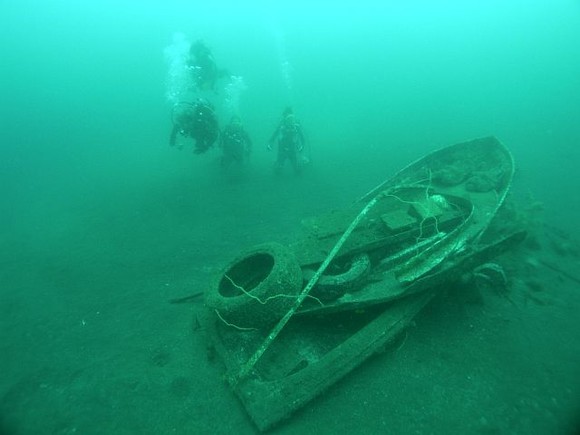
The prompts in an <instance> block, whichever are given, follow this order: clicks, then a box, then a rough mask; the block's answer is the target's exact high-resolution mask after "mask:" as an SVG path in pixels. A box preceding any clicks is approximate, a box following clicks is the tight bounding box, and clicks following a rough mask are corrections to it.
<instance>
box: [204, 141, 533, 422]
mask: <svg viewBox="0 0 580 435" xmlns="http://www.w3.org/2000/svg"><path fill="white" fill-rule="evenodd" d="M513 173H514V162H513V158H512V155H511V153H510V152H509V150H508V149H507V148H506V147H505V146H504V145H502V144H501V143H500V142H499V141H498V140H497V139H496V138H494V137H486V138H481V139H475V140H471V141H468V142H463V143H459V144H456V145H452V146H449V147H446V148H443V149H440V150H438V151H435V152H432V153H430V154H428V155H426V156H425V157H423V158H421V159H419V160H417V161H415V162H414V163H412V164H410V165H408V166H407V167H405V168H404V169H402V170H401V171H400V172H398V173H397V174H395V175H394V176H393V177H391V178H389V179H387V180H386V181H384V182H383V183H381V184H380V185H379V186H377V187H376V188H374V189H372V190H371V191H370V192H369V193H367V194H366V195H364V196H363V197H362V198H361V199H359V200H358V201H356V202H355V204H353V205H351V206H349V207H347V208H345V209H343V210H339V211H334V212H331V213H329V214H327V215H324V216H318V217H315V218H312V219H308V220H306V221H305V222H304V229H305V231H304V236H303V237H301V238H300V239H298V240H296V241H294V242H293V243H291V244H289V245H282V244H279V243H267V244H263V245H259V246H255V247H252V248H250V249H249V250H247V251H245V252H242V253H241V254H240V255H238V256H237V257H235V258H234V259H233V260H232V261H231V262H230V263H229V264H227V265H226V266H225V267H224V268H223V269H222V271H221V272H220V273H219V274H218V275H217V276H216V278H215V279H214V280H213V282H212V283H211V284H210V286H209V288H208V290H207V292H206V295H205V302H206V303H205V306H206V309H205V311H204V315H203V320H202V322H203V324H204V326H205V329H206V331H207V334H208V340H209V344H210V346H211V347H212V348H213V349H214V350H215V352H216V354H217V355H218V356H219V358H220V359H221V361H223V363H224V365H225V367H226V370H227V375H226V377H227V379H228V382H229V384H230V386H231V388H232V389H233V391H234V392H235V393H236V394H237V396H238V397H239V399H240V400H241V402H242V403H243V405H244V407H245V408H246V410H247V412H248V414H249V415H250V417H251V419H252V420H253V421H254V423H255V424H256V426H257V427H258V429H260V430H266V429H268V428H271V427H272V426H273V425H275V424H276V423H278V422H279V421H281V420H283V419H284V418H287V417H288V416H289V415H291V413H292V412H293V411H295V410H297V409H299V408H300V407H302V406H303V405H305V404H306V403H307V402H309V401H310V400H312V399H313V398H314V397H316V396H317V395H318V394H320V393H321V392H322V391H324V390H325V389H326V388H328V387H329V386H330V385H332V384H333V383H335V382H337V381H338V380H339V379H340V378H342V377H343V376H344V375H346V374H347V373H348V372H350V371H351V370H353V369H354V368H356V367H357V366H359V365H360V364H361V363H363V362H364V361H365V360H366V359H367V358H369V357H370V356H371V355H373V354H374V353H377V352H379V351H384V350H385V349H387V348H388V346H389V345H390V344H392V343H393V342H394V341H395V340H396V339H397V337H398V336H399V335H400V334H401V333H402V332H404V331H405V329H406V328H407V327H408V326H409V325H410V323H411V322H412V321H413V319H414V317H415V316H417V314H418V313H419V312H420V311H421V309H422V308H423V307H425V306H426V305H427V304H428V303H429V301H431V300H432V299H433V298H434V297H435V296H436V295H437V294H438V293H440V292H442V291H444V290H445V289H446V288H448V287H449V286H450V285H451V284H453V283H454V282H457V281H458V280H460V279H461V278H462V277H464V276H465V275H466V274H469V273H472V272H473V271H474V270H477V268H478V267H479V268H481V266H482V265H486V264H490V263H489V262H490V260H491V259H492V258H494V257H496V256H497V255H499V254H501V253H503V252H505V251H506V250H508V249H510V248H511V247H513V246H514V245H515V244H517V243H518V242H520V241H521V240H522V239H523V238H524V237H525V232H524V231H523V230H521V229H518V228H517V227H514V225H506V226H505V227H502V226H501V225H500V226H496V228H495V229H494V230H493V231H489V227H490V225H491V223H492V220H493V219H494V217H495V216H496V214H497V212H498V210H499V208H500V207H501V205H502V203H503V202H504V201H505V199H506V195H507V193H508V190H509V188H510V185H511V182H512V178H513ZM498 228H499V229H498Z"/></svg>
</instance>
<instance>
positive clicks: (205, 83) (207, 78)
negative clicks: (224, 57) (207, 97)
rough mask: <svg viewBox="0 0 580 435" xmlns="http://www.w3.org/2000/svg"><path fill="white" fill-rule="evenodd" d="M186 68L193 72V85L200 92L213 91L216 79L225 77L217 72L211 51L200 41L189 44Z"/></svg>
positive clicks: (219, 71) (221, 72) (223, 73)
mask: <svg viewBox="0 0 580 435" xmlns="http://www.w3.org/2000/svg"><path fill="white" fill-rule="evenodd" d="M188 66H189V68H190V69H191V70H192V71H193V78H194V81H195V85H196V86H197V88H198V89H200V90H202V91H206V90H210V91H215V85H216V82H217V79H218V78H220V77H223V76H224V75H227V74H226V72H225V71H221V70H218V68H217V65H216V63H215V59H214V57H213V54H212V52H211V50H210V49H209V48H208V46H207V45H205V43H204V42H203V41H202V40H201V39H198V40H197V41H195V42H194V43H193V44H191V48H190V49H189V61H188Z"/></svg>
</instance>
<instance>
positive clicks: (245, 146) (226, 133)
mask: <svg viewBox="0 0 580 435" xmlns="http://www.w3.org/2000/svg"><path fill="white" fill-rule="evenodd" d="M220 146H221V148H222V152H223V154H222V160H221V164H222V167H224V168H227V167H229V166H230V165H231V164H232V163H233V162H237V163H240V164H241V163H243V162H244V160H247V159H248V158H249V156H250V152H251V150H252V140H251V139H250V136H249V135H248V133H247V132H246V130H245V129H244V126H243V125H242V120H241V119H240V117H239V116H236V115H234V116H232V118H231V120H230V123H229V124H228V125H227V126H226V127H225V128H224V130H223V131H222V134H221V136H220Z"/></svg>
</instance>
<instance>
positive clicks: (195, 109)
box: [169, 98, 219, 154]
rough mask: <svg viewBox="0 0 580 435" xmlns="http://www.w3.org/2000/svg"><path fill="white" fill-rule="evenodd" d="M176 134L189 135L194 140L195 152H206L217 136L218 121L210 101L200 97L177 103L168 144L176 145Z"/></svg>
mask: <svg viewBox="0 0 580 435" xmlns="http://www.w3.org/2000/svg"><path fill="white" fill-rule="evenodd" d="M178 134H180V135H182V136H189V137H191V138H192V139H193V140H194V141H195V148H194V152H195V153H196V154H201V153H204V152H206V151H207V150H208V149H209V148H210V147H211V146H212V145H213V144H214V143H215V141H216V140H217V138H218V136H219V127H218V121H217V117H216V115H215V112H214V109H213V106H212V105H211V103H209V102H208V101H206V100H204V99H201V98H200V99H198V100H197V101H196V102H195V103H179V104H177V105H176V106H175V107H174V112H173V129H172V130H171V136H170V138H169V145H171V146H175V145H176V142H177V135H178ZM179 148H180V149H181V148H182V147H181V146H180V147H179Z"/></svg>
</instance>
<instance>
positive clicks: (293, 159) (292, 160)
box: [288, 152, 302, 175]
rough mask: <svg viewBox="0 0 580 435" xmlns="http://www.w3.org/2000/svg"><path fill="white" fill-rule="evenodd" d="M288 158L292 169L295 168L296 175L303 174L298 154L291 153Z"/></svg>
mask: <svg viewBox="0 0 580 435" xmlns="http://www.w3.org/2000/svg"><path fill="white" fill-rule="evenodd" d="M288 158H289V159H290V163H291V164H292V168H294V173H295V174H296V175H298V174H300V173H301V172H302V168H301V167H300V162H299V161H298V153H296V152H291V153H289V155H288Z"/></svg>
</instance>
